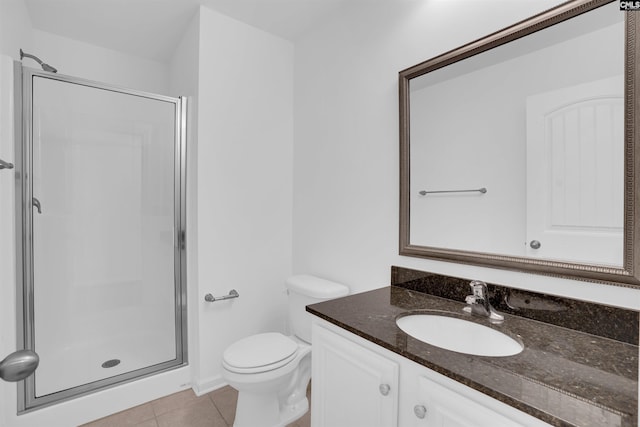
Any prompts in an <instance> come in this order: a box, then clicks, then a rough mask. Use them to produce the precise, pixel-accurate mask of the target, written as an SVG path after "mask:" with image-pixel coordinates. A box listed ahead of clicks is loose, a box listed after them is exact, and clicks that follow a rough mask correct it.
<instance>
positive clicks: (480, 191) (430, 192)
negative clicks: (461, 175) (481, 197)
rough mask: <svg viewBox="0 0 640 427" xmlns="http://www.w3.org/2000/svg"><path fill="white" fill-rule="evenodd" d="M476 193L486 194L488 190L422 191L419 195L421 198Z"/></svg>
mask: <svg viewBox="0 0 640 427" xmlns="http://www.w3.org/2000/svg"><path fill="white" fill-rule="evenodd" d="M475 192H478V193H482V194H484V193H486V192H487V189H486V188H484V187H482V188H478V189H476V190H439V191H425V190H422V191H419V192H418V193H419V194H420V195H421V196H426V195H427V194H436V193H475Z"/></svg>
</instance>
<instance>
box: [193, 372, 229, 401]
mask: <svg viewBox="0 0 640 427" xmlns="http://www.w3.org/2000/svg"><path fill="white" fill-rule="evenodd" d="M227 384H228V383H227V382H226V381H225V380H224V378H222V376H221V375H216V376H213V377H209V378H207V379H205V380H200V381H196V382H195V383H194V384H193V392H194V393H195V394H196V396H202V395H203V394H207V393H209V392H212V391H214V390H217V389H219V388H222V387H224V386H226V385H227Z"/></svg>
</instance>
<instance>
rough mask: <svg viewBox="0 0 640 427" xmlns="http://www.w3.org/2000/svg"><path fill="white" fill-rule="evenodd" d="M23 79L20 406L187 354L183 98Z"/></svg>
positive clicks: (41, 77) (37, 76)
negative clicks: (28, 372)
mask: <svg viewBox="0 0 640 427" xmlns="http://www.w3.org/2000/svg"><path fill="white" fill-rule="evenodd" d="M23 78H24V79H25V90H24V95H26V96H25V102H26V107H27V108H25V110H24V114H25V116H27V118H28V120H27V126H26V127H25V134H26V135H25V136H26V138H25V140H26V149H25V150H24V157H25V161H24V163H23V164H24V165H25V180H26V182H25V191H23V209H24V210H25V215H24V221H25V224H27V225H29V224H30V225H31V227H28V226H27V227H26V229H27V230H28V231H27V233H26V234H27V236H26V239H24V240H26V242H25V248H26V249H27V250H26V251H24V253H25V258H30V259H26V260H25V261H26V262H25V265H27V266H28V267H29V264H30V268H27V269H26V271H25V273H24V275H25V277H24V279H25V284H27V287H28V289H29V291H28V292H27V293H26V294H25V295H26V297H25V302H27V304H26V305H25V306H26V310H25V311H26V313H27V316H25V319H26V323H27V325H25V340H26V341H27V344H29V343H30V344H31V345H32V348H33V350H35V351H36V352H37V353H38V354H39V355H40V366H39V368H38V369H37V371H36V373H35V375H34V376H33V377H32V381H31V384H29V383H27V399H26V400H27V405H26V407H27V409H28V408H29V406H38V405H39V403H38V402H43V403H48V402H50V401H57V400H59V399H60V398H67V397H69V396H72V395H77V394H80V393H85V392H88V391H92V390H95V389H97V388H100V387H103V386H106V385H112V384H113V383H117V382H120V381H127V380H131V379H133V378H136V377H138V376H140V375H147V374H149V373H152V372H155V371H158V370H163V369H167V368H169V367H172V366H177V365H180V364H182V363H183V362H186V360H184V358H183V347H182V340H183V328H184V318H183V312H184V310H182V307H183V304H184V301H183V297H184V296H183V294H182V293H183V287H182V286H183V285H182V277H183V273H182V264H183V258H184V253H183V248H182V246H183V245H182V243H181V240H182V233H181V230H182V229H183V225H182V224H183V221H184V218H183V217H184V212H183V211H184V200H183V196H182V193H183V192H182V186H183V184H184V182H183V178H184V170H183V161H182V144H181V136H182V133H183V132H182V131H181V126H182V119H181V117H182V112H181V108H182V107H181V100H180V99H178V98H169V97H162V96H156V95H151V94H145V93H141V92H133V91H125V90H121V89H114V88H110V87H107V86H104V85H98V84H93V83H91V82H86V81H79V80H74V79H71V78H64V77H58V76H56V78H52V77H51V76H50V75H49V74H43V73H39V72H34V71H32V72H25V75H24V77H23ZM29 172H30V173H29ZM29 228H30V232H29ZM29 305H30V306H29ZM29 395H31V396H29Z"/></svg>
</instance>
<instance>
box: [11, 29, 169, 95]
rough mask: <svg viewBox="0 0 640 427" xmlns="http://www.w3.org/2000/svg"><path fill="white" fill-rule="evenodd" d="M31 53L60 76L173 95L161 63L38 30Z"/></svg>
mask: <svg viewBox="0 0 640 427" xmlns="http://www.w3.org/2000/svg"><path fill="white" fill-rule="evenodd" d="M30 53H33V54H34V55H36V56H37V57H38V58H40V59H41V60H42V61H44V62H46V63H47V64H49V65H51V66H53V67H55V68H57V69H58V73H60V74H66V75H70V76H75V77H81V78H84V79H88V80H95V81H98V82H103V83H110V84H113V85H117V86H123V87H126V88H131V89H138V90H143V91H147V92H153V93H159V94H163V95H164V94H167V93H168V92H169V67H168V66H167V64H164V63H161V62H157V61H152V60H150V59H146V58H140V57H136V56H133V55H129V54H126V53H122V52H118V51H115V50H111V49H106V48H103V47H100V46H96V45H92V44H89V43H85V42H83V41H78V40H74V39H70V38H68V37H62V36H59V35H57V34H52V33H48V32H45V31H40V30H36V29H34V30H33V52H30ZM23 64H24V65H25V66H27V67H32V68H38V64H37V63H36V62H35V61H32V60H30V59H26V58H25V59H24V60H23Z"/></svg>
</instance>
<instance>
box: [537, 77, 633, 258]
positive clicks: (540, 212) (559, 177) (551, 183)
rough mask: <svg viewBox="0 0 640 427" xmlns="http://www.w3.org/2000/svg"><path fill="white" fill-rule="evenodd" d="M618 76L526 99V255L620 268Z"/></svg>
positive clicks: (621, 216)
mask: <svg viewBox="0 0 640 427" xmlns="http://www.w3.org/2000/svg"><path fill="white" fill-rule="evenodd" d="M622 93H623V82H622V76H620V77H616V78H609V79H604V80H598V81H595V82H591V83H587V84H582V85H578V86H572V87H568V88H563V89H559V90H556V91H552V92H546V93H543V94H539V95H535V96H531V97H529V98H527V242H526V243H525V244H526V245H527V255H528V256H536V257H541V258H545V259H555V260H563V258H566V257H567V256H568V255H569V256H570V257H571V258H570V259H571V260H572V261H578V262H586V263H594V264H605V265H612V266H622V262H623V223H624V213H623V206H624V200H623V192H624V163H623V162H624V152H623V151H624V135H623V128H624V126H623V123H624V116H623V114H624V105H623V95H622Z"/></svg>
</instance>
